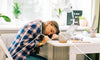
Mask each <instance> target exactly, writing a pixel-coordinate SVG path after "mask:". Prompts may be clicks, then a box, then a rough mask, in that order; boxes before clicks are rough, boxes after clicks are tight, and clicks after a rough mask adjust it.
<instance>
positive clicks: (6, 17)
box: [1, 15, 11, 22]
mask: <svg viewBox="0 0 100 60" xmlns="http://www.w3.org/2000/svg"><path fill="white" fill-rule="evenodd" d="M1 17H3V18H4V20H5V21H6V22H11V19H10V18H9V17H8V16H5V15H2V16H1Z"/></svg>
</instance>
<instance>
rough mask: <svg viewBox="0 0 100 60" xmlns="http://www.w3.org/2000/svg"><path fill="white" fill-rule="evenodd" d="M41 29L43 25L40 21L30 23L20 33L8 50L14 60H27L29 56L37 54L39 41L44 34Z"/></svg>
mask: <svg viewBox="0 0 100 60" xmlns="http://www.w3.org/2000/svg"><path fill="white" fill-rule="evenodd" d="M41 27H42V25H41V22H39V21H38V22H30V23H29V24H27V25H25V26H24V27H23V28H22V29H21V30H20V31H19V32H18V34H17V37H16V38H15V40H14V41H13V43H12V44H11V45H10V47H9V49H8V51H9V52H10V54H11V55H12V57H13V59H14V60H26V56H27V55H30V53H32V52H33V53H34V52H36V49H37V47H38V42H37V39H38V36H39V35H40V34H41V32H42V31H41V30H42V29H41ZM35 38H37V39H35ZM31 41H32V42H31ZM29 43H30V44H29ZM28 44H29V45H28ZM27 45H28V46H27ZM25 46H26V47H25ZM21 49H22V50H21ZM20 50H21V51H20Z"/></svg>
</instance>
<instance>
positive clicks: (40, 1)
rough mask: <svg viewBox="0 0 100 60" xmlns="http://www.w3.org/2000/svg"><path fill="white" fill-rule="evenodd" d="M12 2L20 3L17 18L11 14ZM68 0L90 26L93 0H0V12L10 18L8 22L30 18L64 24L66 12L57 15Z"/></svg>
mask: <svg viewBox="0 0 100 60" xmlns="http://www.w3.org/2000/svg"><path fill="white" fill-rule="evenodd" d="M1 1H2V2H1ZM14 2H18V4H19V5H20V6H19V7H20V10H21V14H20V15H19V18H18V19H15V18H14V15H13V3H14ZM69 2H71V5H72V8H73V10H83V16H85V17H86V19H87V20H88V22H89V25H90V26H91V25H92V24H91V23H92V20H93V16H94V15H93V14H94V13H93V11H94V0H10V1H9V0H0V7H1V8H0V12H1V13H3V14H6V15H8V16H9V17H10V18H11V19H12V22H11V23H8V24H22V23H23V22H25V23H27V21H31V20H35V19H42V20H43V21H47V20H56V21H58V22H60V23H59V24H60V25H66V13H67V12H63V13H62V18H61V19H59V18H58V17H57V15H58V14H59V12H58V11H59V8H61V9H64V8H66V6H67V4H68V3H69ZM4 23H5V22H4ZM6 24H7V23H6Z"/></svg>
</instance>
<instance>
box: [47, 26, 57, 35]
mask: <svg viewBox="0 0 100 60" xmlns="http://www.w3.org/2000/svg"><path fill="white" fill-rule="evenodd" d="M45 34H46V35H52V34H56V28H55V27H54V26H52V25H51V24H48V25H47V26H46V28H45Z"/></svg>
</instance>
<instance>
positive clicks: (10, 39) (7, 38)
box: [1, 33, 17, 48]
mask: <svg viewBox="0 0 100 60" xmlns="http://www.w3.org/2000/svg"><path fill="white" fill-rule="evenodd" d="M16 34H17V33H6V34H1V39H2V40H3V42H4V43H5V45H6V47H7V48H9V46H10V44H11V43H12V42H13V40H14V38H15V37H16Z"/></svg>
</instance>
